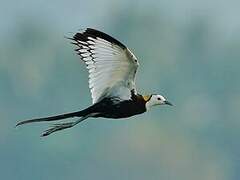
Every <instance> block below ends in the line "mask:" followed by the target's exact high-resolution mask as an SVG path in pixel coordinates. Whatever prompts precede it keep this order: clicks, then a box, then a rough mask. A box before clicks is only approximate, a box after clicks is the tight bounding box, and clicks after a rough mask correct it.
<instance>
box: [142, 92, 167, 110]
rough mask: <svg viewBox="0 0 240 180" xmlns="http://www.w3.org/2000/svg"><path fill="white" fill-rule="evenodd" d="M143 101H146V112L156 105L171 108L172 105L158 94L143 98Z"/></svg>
mask: <svg viewBox="0 0 240 180" xmlns="http://www.w3.org/2000/svg"><path fill="white" fill-rule="evenodd" d="M143 99H144V100H145V101H146V109H147V110H148V109H149V108H151V107H152V106H156V105H170V106H172V103H170V102H169V101H168V100H166V98H165V97H163V96H162V95H158V94H152V95H147V96H143Z"/></svg>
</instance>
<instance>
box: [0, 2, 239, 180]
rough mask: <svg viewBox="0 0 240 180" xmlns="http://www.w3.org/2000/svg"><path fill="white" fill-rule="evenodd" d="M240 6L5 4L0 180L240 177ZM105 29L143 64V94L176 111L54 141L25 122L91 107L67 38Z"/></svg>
mask: <svg viewBox="0 0 240 180" xmlns="http://www.w3.org/2000/svg"><path fill="white" fill-rule="evenodd" d="M239 7H240V1H234V0H229V1H221V0H212V1H208V0H201V1H200V0H199V1H190V0H182V1H178V0H171V1H167V0H160V1H155V0H141V1H131V2H130V1H128V0H122V1H112V0H103V1H97V0H95V1H83V0H70V1H56V0H55V1H47V0H39V1H31V0H22V1H13V0H9V1H3V0H1V6H0V41H1V43H0V118H1V121H0V172H1V173H0V179H9V180H10V179H11V180H28V179H29V180H30V179H31V180H32V179H34V180H42V179H51V180H54V179H56V180H65V179H81V180H92V179H98V180H108V179H109V180H110V179H114V180H123V179H127V180H146V179H149V180H156V179H163V180H165V179H166V180H176V179H177V180H193V179H194V180H203V179H204V180H215V179H216V180H238V179H240V141H239V137H240V131H239V129H240V121H239V117H240V113H239V107H240V83H239V76H240V72H239V68H240V35H239V32H240V21H239V16H240V11H239ZM85 27H92V28H97V29H99V30H101V31H104V32H106V33H108V34H110V35H112V36H114V37H116V38H117V39H119V40H120V41H122V42H123V43H124V44H126V45H127V46H128V47H129V48H130V49H131V50H132V51H133V52H134V53H135V55H136V56H137V57H138V59H139V61H140V64H141V66H140V68H139V69H138V74H137V86H138V91H139V92H140V93H143V94H148V93H160V94H163V95H164V96H166V97H168V99H169V100H170V101H171V102H173V103H174V104H175V106H174V107H173V108H172V107H166V106H164V107H155V108H153V109H152V110H151V112H148V113H146V114H143V115H140V116H135V117H132V118H129V119H128V120H123V121H111V120H104V119H90V120H89V121H85V122H83V123H82V124H80V125H78V126H76V127H74V128H72V129H69V130H65V131H62V132H59V133H55V134H53V135H51V136H49V137H47V138H41V137H40V136H39V135H40V134H41V132H42V131H43V130H45V129H46V128H47V127H48V125H49V124H44V123H43V124H31V125H28V126H27V125H26V126H23V127H20V128H14V126H15V124H16V123H17V122H18V121H19V120H24V119H29V118H33V117H41V116H48V115H55V114H58V113H65V112H70V111H75V110H80V109H83V108H85V107H87V106H89V105H90V104H91V98H90V93H89V90H88V84H87V81H88V74H87V71H86V70H85V66H84V64H83V63H81V61H80V60H79V57H78V56H77V55H76V54H75V52H74V51H73V49H74V47H73V46H72V45H71V44H70V43H69V41H68V40H67V39H65V38H64V36H66V35H68V34H69V33H74V32H76V31H77V30H78V29H82V28H85Z"/></svg>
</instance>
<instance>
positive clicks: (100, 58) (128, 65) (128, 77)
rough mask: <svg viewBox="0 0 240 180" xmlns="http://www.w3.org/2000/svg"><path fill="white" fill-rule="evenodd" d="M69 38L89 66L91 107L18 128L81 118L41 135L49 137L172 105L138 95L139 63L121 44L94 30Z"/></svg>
mask: <svg viewBox="0 0 240 180" xmlns="http://www.w3.org/2000/svg"><path fill="white" fill-rule="evenodd" d="M68 39H70V40H71V43H72V44H74V45H75V46H76V49H75V51H76V52H77V54H78V55H79V56H80V58H81V60H82V61H83V62H84V63H85V64H86V68H87V70H88V73H89V88H90V91H91V97H92V105H91V106H90V107H88V108H86V109H84V110H81V111H76V112H72V113H66V114H61V115H57V116H50V117H44V118H37V119H30V120H25V121H21V122H19V123H18V124H17V125H16V126H19V125H23V124H27V123H33V122H43V121H56V120H62V119H65V118H73V117H79V119H77V120H75V121H72V122H67V123H58V124H53V126H52V127H51V128H49V129H47V130H46V131H44V133H43V134H42V136H48V135H50V134H51V133H53V132H56V131H60V130H63V129H67V128H71V127H73V126H75V125H77V124H78V123H79V122H82V121H83V120H85V119H87V118H89V117H93V118H97V117H104V118H113V119H118V118H127V117H130V116H134V115H137V114H141V113H144V112H146V111H148V110H149V109H150V108H151V107H152V106H155V105H172V104H171V103H170V102H169V101H167V100H166V98H165V97H163V96H162V95H157V94H151V95H141V94H139V93H138V92H137V89H136V85H135V75H136V72H137V69H138V66H139V62H138V59H137V58H136V56H135V55H134V54H133V53H132V52H131V51H130V50H129V49H128V48H127V47H126V46H125V45H123V44H122V43H121V42H120V41H118V40H116V39H115V38H113V37H111V36H110V35H107V34H105V33H103V32H101V31H98V30H95V29H92V28H87V29H85V30H83V31H81V32H77V33H76V34H75V35H74V36H73V37H71V38H68Z"/></svg>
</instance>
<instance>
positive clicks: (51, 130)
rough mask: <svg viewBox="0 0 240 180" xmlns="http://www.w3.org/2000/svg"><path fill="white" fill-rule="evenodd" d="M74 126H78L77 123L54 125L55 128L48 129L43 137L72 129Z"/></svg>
mask: <svg viewBox="0 0 240 180" xmlns="http://www.w3.org/2000/svg"><path fill="white" fill-rule="evenodd" d="M74 125H76V122H69V123H59V124H53V127H52V128H49V129H47V130H46V131H44V133H43V134H42V136H48V135H50V134H52V133H54V132H56V131H60V130H63V129H67V128H71V127H73V126H74Z"/></svg>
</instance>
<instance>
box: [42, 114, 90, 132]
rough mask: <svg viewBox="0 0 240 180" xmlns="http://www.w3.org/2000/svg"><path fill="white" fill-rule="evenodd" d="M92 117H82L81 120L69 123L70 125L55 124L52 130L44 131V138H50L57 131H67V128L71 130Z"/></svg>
mask: <svg viewBox="0 0 240 180" xmlns="http://www.w3.org/2000/svg"><path fill="white" fill-rule="evenodd" d="M90 116H91V114H90V115H87V116H84V117H81V118H80V119H78V120H76V121H73V122H68V123H58V124H54V125H53V127H52V128H50V129H47V130H46V131H44V133H43V134H42V136H48V135H50V134H52V133H54V132H56V131H60V130H63V129H67V128H71V127H73V126H75V125H77V124H78V123H80V122H81V121H83V120H85V119H87V118H88V117H90Z"/></svg>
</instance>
